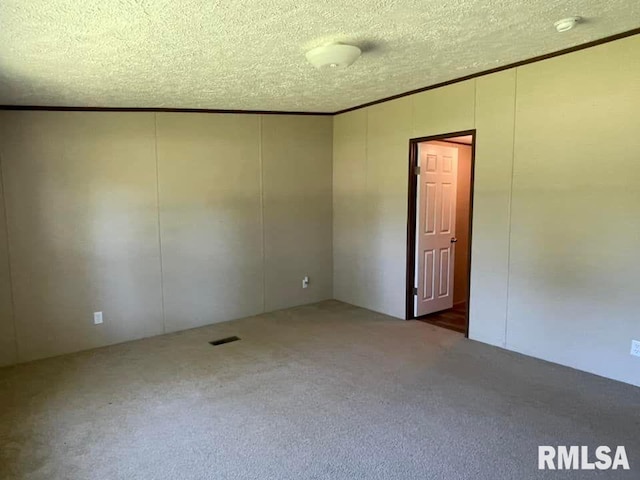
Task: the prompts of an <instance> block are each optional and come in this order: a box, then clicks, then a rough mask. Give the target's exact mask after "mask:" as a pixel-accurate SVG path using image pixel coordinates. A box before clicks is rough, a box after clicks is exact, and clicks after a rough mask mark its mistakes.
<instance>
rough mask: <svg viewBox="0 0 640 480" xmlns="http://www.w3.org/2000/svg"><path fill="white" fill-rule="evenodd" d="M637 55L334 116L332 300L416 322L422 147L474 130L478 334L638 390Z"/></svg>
mask: <svg viewBox="0 0 640 480" xmlns="http://www.w3.org/2000/svg"><path fill="white" fill-rule="evenodd" d="M639 53H640V36H634V37H629V38H626V39H623V40H619V41H616V42H612V43H608V44H605V45H601V46H598V47H595V48H591V49H588V50H582V51H579V52H575V53H572V54H569V55H564V56H561V57H557V58H554V59H550V60H546V61H543V62H538V63H534V64H530V65H527V66H524V67H518V68H517V69H512V70H507V71H504V72H500V73H496V74H492V75H487V76H484V77H480V78H477V79H475V80H469V81H465V82H461V83H458V84H454V85H451V86H447V87H443V88H440V89H436V90H431V91H427V92H423V93H420V94H416V95H413V96H409V97H404V98H401V99H398V100H393V101H390V102H386V103H383V104H379V105H376V106H373V107H368V108H365V109H361V110H356V111H353V112H350V113H346V114H343V115H338V116H337V117H335V120H334V186H335V197H334V245H335V250H334V264H335V265H336V269H335V270H334V296H335V297H336V298H338V299H340V300H344V301H347V302H350V303H355V304H358V305H361V306H364V307H367V308H371V309H373V310H378V311H381V312H384V313H388V314H390V315H394V316H397V317H401V318H402V317H403V316H404V282H405V278H404V263H405V258H406V251H405V249H406V247H405V245H406V244H405V231H406V200H407V157H408V140H409V138H412V137H422V136H428V135H435V134H443V133H450V132H455V131H461V130H467V129H473V128H475V129H476V130H477V143H476V166H475V184H474V187H475V192H474V218H473V245H472V266H471V277H472V278H471V303H470V307H471V322H470V336H471V338H473V339H477V340H480V341H483V342H487V343H491V344H494V345H499V346H502V347H506V348H508V349H511V350H516V351H519V352H523V353H526V354H531V355H534V356H537V357H540V358H544V359H547V360H550V361H554V362H558V363H561V364H565V365H569V366H572V367H575V368H579V369H583V370H587V371H590V372H593V373H597V374H600V375H604V376H607V377H611V378H614V379H617V380H621V381H625V382H628V383H632V384H636V385H640V374H639V373H638V372H639V370H638V368H637V366H638V364H637V361H638V359H637V358H634V357H632V356H630V355H629V349H630V343H631V339H633V338H635V339H640V322H638V320H637V314H636V313H635V310H636V309H635V297H636V290H637V285H638V284H640V270H638V269H637V268H635V265H636V264H637V263H638V262H637V260H638V254H637V245H638V241H639V239H640V223H639V222H637V218H639V217H640V189H638V185H639V184H640V162H638V161H637V159H638V158H639V156H640V139H639V137H638V136H637V135H636V133H635V130H636V129H637V126H638V125H640V109H638V105H639V104H640V85H639V84H638V82H637V79H638V78H640V64H639V63H638V62H637V61H636V60H635V59H637V56H638V54H639ZM383 116H384V117H385V119H384V120H383V119H382V118H381V117H383ZM358 170H360V171H361V173H360V175H358V174H357V171H358ZM363 179H364V185H363ZM351 235H353V237H352V238H349V237H350V236H351ZM356 250H357V251H356ZM338 266H339V267H338ZM357 285H362V286H364V288H360V287H358V286H357Z"/></svg>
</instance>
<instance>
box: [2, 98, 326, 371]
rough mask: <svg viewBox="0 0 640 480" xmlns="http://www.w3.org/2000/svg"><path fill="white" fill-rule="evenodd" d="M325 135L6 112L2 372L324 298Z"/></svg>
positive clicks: (201, 120) (317, 123)
mask: <svg viewBox="0 0 640 480" xmlns="http://www.w3.org/2000/svg"><path fill="white" fill-rule="evenodd" d="M331 123H332V120H331V118H330V117H318V118H315V117H304V118H301V117H288V116H274V117H268V118H267V117H266V116H259V115H211V114H169V113H167V114H165V113H158V114H154V113H112V112H109V113H106V112H66V113H65V112H8V111H5V112H0V160H1V162H2V164H1V167H2V180H3V182H2V183H3V186H4V192H3V193H4V195H3V196H2V200H3V201H5V202H6V211H7V215H6V216H7V222H6V224H5V222H4V218H3V214H4V208H0V349H1V350H0V364H9V363H14V362H16V361H27V360H32V359H36V358H42V357H46V356H51V355H57V354H61V353H67V352H71V351H76V350H82V349H86V348H92V347H97V346H101V345H107V344H111V343H116V342H122V341H125V340H131V339H134V338H140V337H145V336H150V335H156V334H160V333H163V332H168V331H174V330H180V329H184V328H190V327H194V326H199V325H204V324H208V323H213V322H219V321H224V320H230V319H232V318H237V317H242V316H247V315H251V314H255V313H259V312H262V311H264V310H265V308H269V309H273V308H282V307H287V306H291V305H296V304H299V303H304V302H308V301H315V300H321V299H325V298H330V297H331V291H332V284H331V282H332V277H331V258H332V254H331V235H332V234H331V229H332V224H331V168H332V165H331V144H332V140H331V135H332V131H331ZM263 130H264V131H263ZM301 132H304V134H303V135H300V133H301ZM303 154H304V155H303ZM300 157H304V158H300ZM299 162H300V163H299ZM282 172H287V176H286V177H283V176H282V175H281V173H282ZM303 190H304V191H312V192H314V195H312V196H310V197H309V198H306V197H305V201H304V202H300V201H297V200H298V199H300V197H301V191H303ZM0 207H2V205H0ZM301 218H309V219H310V222H312V223H313V225H314V228H315V230H313V231H311V232H305V233H300V232H296V231H295V228H293V227H292V225H291V222H289V223H287V222H288V220H287V219H294V223H297V221H298V220H299V219H301ZM283 219H284V220H283ZM7 226H8V230H7V228H6V227H7ZM7 234H8V240H9V241H8V251H7V243H6V239H7ZM265 247H266V248H265ZM287 251H291V252H293V253H292V254H294V255H295V259H296V260H295V261H296V262H297V264H298V265H302V264H303V263H304V267H305V271H304V273H305V274H308V275H310V277H311V284H310V286H309V289H308V290H305V291H303V290H302V288H301V280H302V275H301V274H302V270H300V271H297V270H296V271H284V270H286V269H283V268H282V267H281V265H280V262H281V261H282V257H283V252H287ZM9 252H10V253H9ZM305 261H306V263H305ZM320 263H322V265H320ZM9 265H10V271H11V282H10V275H9ZM298 277H299V278H298ZM11 296H12V297H13V298H11ZM12 301H13V305H14V311H13V312H12V310H11V305H12ZM94 311H103V312H104V324H103V325H100V326H95V325H93V319H92V314H93V312H94ZM14 332H16V334H17V335H16V334H14Z"/></svg>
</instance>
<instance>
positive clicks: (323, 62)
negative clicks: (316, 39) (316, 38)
mask: <svg viewBox="0 0 640 480" xmlns="http://www.w3.org/2000/svg"><path fill="white" fill-rule="evenodd" d="M361 53H362V52H361V50H360V49H359V48H358V47H356V46H354V45H345V44H342V43H333V44H331V45H322V46H320V47H316V48H314V49H312V50H309V51H308V52H307V53H306V54H305V56H306V57H307V60H309V63H310V64H311V65H313V66H314V67H316V68H317V69H320V70H321V69H324V68H332V69H334V68H346V67H348V66H349V65H351V64H352V63H353V62H355V61H356V60H357V59H358V58H359V57H360V54H361Z"/></svg>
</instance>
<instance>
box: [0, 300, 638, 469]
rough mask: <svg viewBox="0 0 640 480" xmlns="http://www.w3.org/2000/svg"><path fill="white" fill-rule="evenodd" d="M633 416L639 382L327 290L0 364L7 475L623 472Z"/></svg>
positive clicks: (634, 443) (634, 461)
mask: <svg viewBox="0 0 640 480" xmlns="http://www.w3.org/2000/svg"><path fill="white" fill-rule="evenodd" d="M230 335H238V336H239V337H241V340H240V341H238V342H234V343H229V344H226V345H221V346H217V347H213V346H211V345H209V343H208V342H209V341H210V340H214V339H217V338H220V337H225V336H230ZM639 426H640V389H638V388H636V387H632V386H629V385H624V384H621V383H616V382H613V381H609V380H605V379H603V378H599V377H595V376H592V375H588V374H585V373H581V372H578V371H575V370H571V369H568V368H564V367H560V366H557V365H553V364H549V363H545V362H542V361H538V360H535V359H531V358H527V357H524V356H520V355H517V354H513V353H509V352H506V351H502V350H500V349H496V348H493V347H489V346H486V345H482V344H479V343H476V342H472V341H469V340H465V339H464V338H463V337H462V335H460V334H458V333H455V332H451V331H448V330H444V329H440V328H438V327H435V326H432V325H427V324H425V323H422V322H417V321H412V322H404V321H400V320H395V319H391V318H389V317H385V316H384V315H380V314H375V313H372V312H369V311H367V310H363V309H359V308H356V307H352V306H349V305H345V304H343V303H339V302H334V301H329V302H323V303H320V304H317V305H311V306H306V307H298V308H294V309H289V310H284V311H280V312H275V313H270V314H265V315H260V316H257V317H252V318H247V319H242V320H236V321H232V322H227V323H223V324H217V325H212V326H209V327H204V328H200V329H195V330H190V331H186V332H180V333H176V334H171V335H165V336H161V337H155V338H151V339H146V340H141V341H136V342H131V343H127V344H122V345H116V346H112V347H107V348H102V349H98V350H93V351H89V352H83V353H79V354H74V355H67V356H63V357H58V358H54V359H48V360H43V361H39V362H34V363H30V364H24V365H19V366H16V367H9V368H5V369H0V478H1V479H3V480H8V479H47V480H53V479H73V480H84V479H87V480H89V479H91V480H97V479H100V480H102V479H109V480H111V479H145V480H146V479H149V480H152V479H153V480H162V479H167V480H168V479H171V480H183V479H184V480H191V479H198V480H200V479H367V480H372V479H491V480H497V479H509V480H512V479H536V478H554V479H565V478H581V479H584V478H592V477H597V478H635V479H637V478H640V455H639V453H640V433H639V431H640V429H639V428H638V427H639ZM540 444H543V445H545V444H548V445H558V444H560V445H573V444H576V445H600V444H603V445H611V446H614V445H625V446H626V448H627V452H628V454H629V461H630V462H631V468H632V470H631V471H630V472H539V471H538V470H537V446H538V445H540Z"/></svg>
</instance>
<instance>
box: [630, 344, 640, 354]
mask: <svg viewBox="0 0 640 480" xmlns="http://www.w3.org/2000/svg"><path fill="white" fill-rule="evenodd" d="M631 355H634V356H636V357H640V341H639V340H631Z"/></svg>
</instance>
